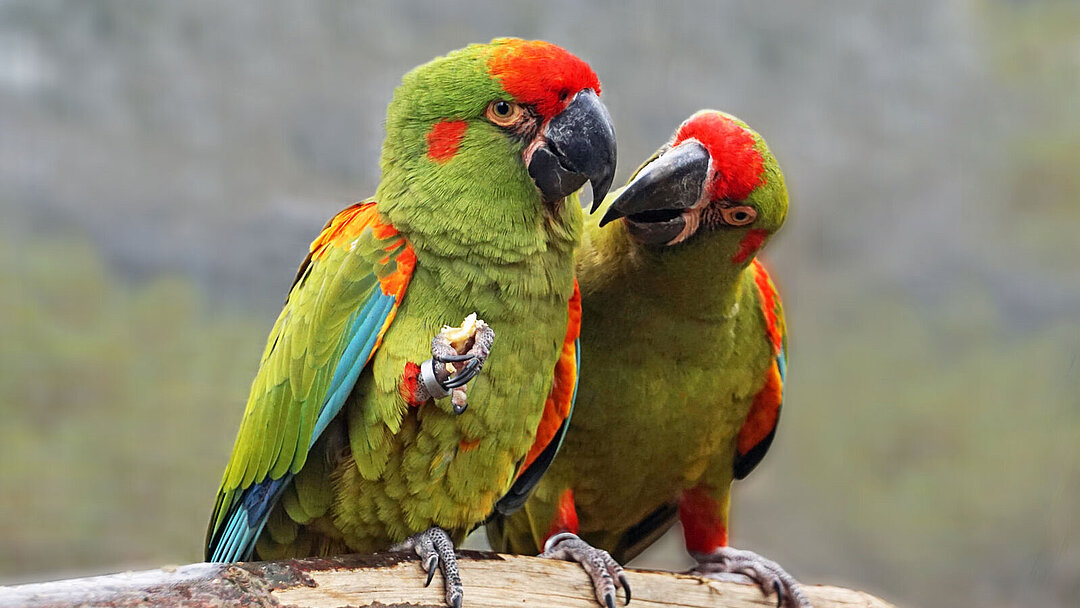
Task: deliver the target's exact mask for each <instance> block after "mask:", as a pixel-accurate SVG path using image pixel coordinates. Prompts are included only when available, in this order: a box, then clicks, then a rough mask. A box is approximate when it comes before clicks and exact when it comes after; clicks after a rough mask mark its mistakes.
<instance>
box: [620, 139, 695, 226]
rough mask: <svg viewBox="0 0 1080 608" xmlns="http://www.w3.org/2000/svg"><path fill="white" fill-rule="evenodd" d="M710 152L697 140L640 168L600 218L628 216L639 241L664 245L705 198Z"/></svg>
mask: <svg viewBox="0 0 1080 608" xmlns="http://www.w3.org/2000/svg"><path fill="white" fill-rule="evenodd" d="M709 160H710V159H709V151H708V150H706V149H705V146H703V145H701V143H699V142H698V141H696V140H693V139H691V140H687V141H685V142H683V143H681V144H679V145H678V146H675V147H674V148H672V149H670V150H668V151H667V152H665V153H664V154H663V155H661V156H660V157H659V158H657V159H656V160H654V161H652V162H651V163H649V164H647V165H645V166H644V167H642V168H641V170H640V171H638V173H637V175H635V176H634V179H633V180H632V181H631V182H630V184H629V185H627V186H626V188H624V189H623V191H622V192H620V193H619V196H618V197H617V198H616V199H615V200H614V201H612V203H611V206H610V207H609V208H608V210H607V213H605V214H604V217H603V218H602V219H601V220H600V225H601V226H603V225H605V224H607V223H609V222H612V221H614V220H617V219H619V218H620V217H625V218H626V219H627V220H628V221H629V226H630V228H631V232H633V233H634V236H635V237H636V238H638V239H639V240H642V241H645V242H649V243H656V244H662V243H667V242H669V241H670V240H671V239H673V238H675V237H676V236H678V235H679V233H680V232H682V229H683V227H684V226H685V224H686V220H685V219H684V218H683V211H685V210H687V209H690V208H691V207H693V206H694V205H696V204H697V203H698V201H700V200H701V197H702V195H703V193H704V190H705V180H706V179H707V178H708V176H709Z"/></svg>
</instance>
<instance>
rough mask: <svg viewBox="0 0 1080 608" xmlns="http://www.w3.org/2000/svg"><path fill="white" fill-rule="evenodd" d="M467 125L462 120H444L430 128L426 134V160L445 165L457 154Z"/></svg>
mask: <svg viewBox="0 0 1080 608" xmlns="http://www.w3.org/2000/svg"><path fill="white" fill-rule="evenodd" d="M466 127H468V123H466V122H465V121H464V120H444V121H441V122H437V123H435V124H434V125H432V126H431V130H430V131H428V134H427V148H428V150H427V155H428V158H430V159H431V160H433V161H435V162H437V163H440V164H441V163H445V162H446V161H448V160H450V159H451V158H454V155H455V154H457V151H458V146H460V145H461V139H462V137H464V136H465V129H466Z"/></svg>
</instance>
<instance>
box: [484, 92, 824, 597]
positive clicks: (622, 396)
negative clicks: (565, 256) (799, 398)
mask: <svg viewBox="0 0 1080 608" xmlns="http://www.w3.org/2000/svg"><path fill="white" fill-rule="evenodd" d="M609 199H610V200H608V201H606V202H605V207H606V213H605V215H604V216H603V219H602V220H601V222H600V223H599V225H590V226H587V227H586V230H585V232H586V234H585V242H584V244H583V245H582V250H581V253H580V255H579V258H578V262H577V270H578V280H579V282H580V285H581V296H582V323H583V325H582V331H581V350H582V352H581V359H582V361H583V364H584V365H585V370H586V371H585V375H584V378H583V380H582V382H581V384H580V386H579V387H578V399H577V405H576V409H575V413H574V420H573V424H572V425H571V427H570V430H569V432H568V433H567V436H566V438H565V441H564V443H563V446H562V449H561V451H560V453H559V457H558V458H557V459H556V460H555V462H554V464H553V465H552V467H551V468H550V469H549V470H548V472H547V475H546V476H545V477H544V479H543V480H541V482H540V483H539V485H538V486H537V487H536V489H535V492H534V494H533V495H532V497H531V498H530V499H529V500H528V501H527V502H526V504H525V507H524V508H523V509H522V510H520V511H519V512H517V513H515V514H513V515H510V516H500V517H497V518H495V519H494V520H493V521H492V522H491V523H489V525H488V527H487V533H488V538H489V540H490V541H491V544H492V545H493V546H494V547H495V548H496V549H497V550H503V551H512V552H515V553H535V552H539V551H543V552H544V553H543V554H542V555H545V556H549V557H557V558H563V559H572V560H575V561H579V562H581V563H582V565H583V566H584V567H585V569H586V570H587V571H589V573H590V575H591V576H592V578H593V581H594V586H595V587H596V592H597V597H598V598H599V599H600V601H601V602H602V603H606V604H607V605H608V606H613V604H614V597H615V588H616V586H617V583H616V581H618V579H619V577H620V576H622V570H621V568H620V567H619V565H618V563H617V562H616V560H618V561H620V562H621V561H623V560H629V559H632V558H633V557H634V556H636V555H638V554H639V553H640V552H641V551H642V550H644V549H645V548H646V547H647V546H648V545H649V544H651V543H652V542H653V541H655V540H656V539H657V538H659V537H660V535H662V534H663V533H664V532H665V531H666V530H667V529H668V528H669V527H670V526H671V525H672V524H673V523H674V522H675V521H676V519H678V520H681V522H682V525H683V530H684V533H685V541H686V548H687V550H688V551H689V552H690V554H691V555H692V556H693V557H694V558H695V559H696V560H697V561H698V563H699V566H698V568H697V571H698V572H699V573H703V574H720V573H744V574H747V575H749V576H750V577H751V578H752V579H754V580H755V581H756V582H757V583H758V584H759V585H761V587H762V589H763V591H765V593H766V594H769V593H771V592H772V590H774V589H775V591H776V592H777V594H778V600H779V601H780V602H783V603H786V604H788V605H790V606H806V605H808V604H807V603H806V599H805V596H804V595H803V594H802V592H801V590H800V589H799V587H798V585H797V583H796V582H795V581H794V579H792V577H791V576H790V575H788V574H787V573H786V572H784V571H783V570H782V569H781V568H780V567H779V566H778V565H777V564H775V563H774V562H772V561H770V560H766V559H764V558H762V557H760V556H758V555H756V554H754V553H751V552H748V551H740V550H737V549H733V548H731V547H729V546H728V545H727V535H728V507H729V503H730V489H731V483H732V481H733V480H734V479H742V478H743V477H746V475H747V474H749V473H750V471H751V470H753V468H754V467H755V466H756V465H757V464H758V463H759V462H760V461H761V459H762V457H763V456H764V455H765V452H766V451H767V450H768V448H769V444H770V443H771V442H772V439H773V435H774V433H775V431H776V424H777V421H778V418H779V414H780V405H781V400H782V396H783V382H784V374H785V372H786V367H787V364H786V337H785V330H784V316H783V311H782V309H781V306H780V298H779V296H778V295H777V292H776V288H775V287H774V285H773V283H772V281H771V280H770V278H769V274H768V273H767V272H766V271H765V268H764V267H763V266H762V265H761V264H760V263H759V262H758V261H757V259H756V257H755V256H756V254H757V253H758V251H759V250H760V249H761V248H762V246H764V245H765V243H766V241H767V240H768V239H769V237H770V236H771V235H772V234H773V233H775V232H776V231H777V230H778V229H779V228H780V227H781V225H782V224H783V223H784V218H785V216H786V215H787V208H788V195H787V190H786V188H785V186H784V177H783V174H782V173H781V171H780V167H779V165H778V164H777V161H776V159H775V158H774V157H773V155H772V153H771V152H770V151H769V148H768V147H767V146H766V144H765V141H764V140H763V139H762V138H761V136H760V135H758V134H757V133H756V132H754V131H753V130H751V129H750V128H749V127H748V126H747V125H746V124H745V123H743V122H742V121H740V120H738V119H737V118H735V117H733V116H730V115H728V114H724V113H722V112H716V111H710V110H703V111H700V112H697V113H695V114H694V115H693V116H691V117H690V118H689V119H687V120H686V121H685V122H684V123H683V124H682V125H681V126H680V127H679V128H678V130H677V131H676V132H675V135H674V137H673V138H672V139H671V140H670V141H669V142H668V143H666V144H665V145H664V146H663V147H661V148H660V149H659V150H658V151H657V152H656V153H655V154H654V155H653V156H652V157H651V158H650V159H649V160H647V161H646V162H645V164H644V165H642V166H641V167H640V168H639V169H638V170H637V172H636V173H635V174H634V176H633V177H632V178H631V180H630V182H629V184H628V185H627V186H626V187H625V188H624V189H622V190H621V191H619V192H617V193H613V194H612V196H611V197H609ZM616 220H618V221H616ZM613 431H614V432H616V433H617V434H618V436H619V441H611V439H610V435H611V433H612V432H613ZM587 543H588V544H587ZM590 544H591V545H592V546H595V547H596V549H593V548H592V547H591V546H590ZM722 578H723V577H722ZM627 601H629V598H628V599H627Z"/></svg>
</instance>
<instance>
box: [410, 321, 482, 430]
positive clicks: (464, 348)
mask: <svg viewBox="0 0 1080 608" xmlns="http://www.w3.org/2000/svg"><path fill="white" fill-rule="evenodd" d="M494 341H495V330H493V329H491V327H490V326H489V325H488V324H487V323H484V321H482V320H480V319H477V318H476V313H473V314H471V315H469V316H468V317H465V321H464V322H463V323H462V324H461V327H444V328H443V329H442V331H440V332H439V334H438V335H436V336H435V337H434V338H433V339H432V340H431V359H428V360H427V361H424V362H423V363H422V364H421V365H420V377H421V379H422V381H423V382H422V383H421V385H420V386H419V387H418V391H421V392H423V393H426V394H424V395H419V396H418V397H422V399H421V401H426V400H427V398H435V399H441V398H442V397H446V396H452V397H451V403H452V404H453V406H454V413H455V414H462V413H464V412H465V409H466V408H467V407H469V402H468V396H467V390H468V386H467V384H468V382H469V381H470V380H472V379H473V378H475V377H476V376H477V375H479V374H480V371H481V370H482V369H483V368H484V363H485V362H486V361H487V358H488V354H489V353H490V352H491V345H492V343H493V342H494ZM451 374H453V375H451Z"/></svg>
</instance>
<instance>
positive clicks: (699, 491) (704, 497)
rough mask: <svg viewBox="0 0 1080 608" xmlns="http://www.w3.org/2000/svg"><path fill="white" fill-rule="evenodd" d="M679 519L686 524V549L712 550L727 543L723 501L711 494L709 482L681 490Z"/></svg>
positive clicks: (697, 550)
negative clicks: (707, 485)
mask: <svg viewBox="0 0 1080 608" xmlns="http://www.w3.org/2000/svg"><path fill="white" fill-rule="evenodd" d="M679 521H681V522H682V525H683V538H684V540H685V542H686V550H687V551H691V552H694V553H712V552H713V551H715V550H717V549H719V548H720V547H724V546H726V545H727V543H728V534H727V521H725V517H724V509H723V505H721V504H720V501H719V500H716V499H715V498H713V497H712V496H710V495H709V488H708V487H706V486H703V485H699V486H695V487H693V488H690V489H689V490H686V491H684V492H683V493H682V497H681V498H680V499H679Z"/></svg>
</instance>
